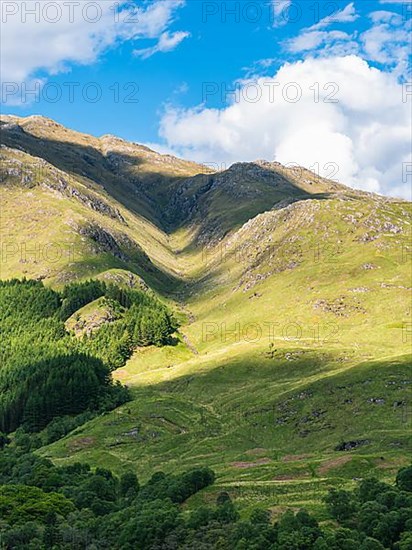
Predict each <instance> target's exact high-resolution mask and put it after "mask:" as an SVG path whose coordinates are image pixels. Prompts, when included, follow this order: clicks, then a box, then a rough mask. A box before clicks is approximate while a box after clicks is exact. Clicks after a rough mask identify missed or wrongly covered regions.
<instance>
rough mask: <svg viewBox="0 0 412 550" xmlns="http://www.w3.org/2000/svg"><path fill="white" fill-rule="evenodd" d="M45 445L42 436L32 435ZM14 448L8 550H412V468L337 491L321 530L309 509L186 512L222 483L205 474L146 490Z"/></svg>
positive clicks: (0, 499)
mask: <svg viewBox="0 0 412 550" xmlns="http://www.w3.org/2000/svg"><path fill="white" fill-rule="evenodd" d="M31 437H35V436H31ZM17 443H18V442H15V443H14V447H13V448H11V446H10V445H6V447H5V448H4V449H3V451H1V452H0V483H1V484H2V488H1V492H0V495H1V496H0V515H1V517H2V522H1V523H0V540H1V541H2V543H3V546H2V547H3V548H5V549H10V550H11V549H28V550H30V549H33V550H34V549H36V550H43V549H60V548H61V549H64V548H68V549H69V548H70V549H72V550H76V549H78V550H80V549H85V548H86V549H92V548H93V549H114V550H115V549H119V550H120V549H121V550H132V549H133V550H139V549H142V550H155V549H156V550H159V549H164V550H166V549H168V550H172V549H176V550H178V549H187V550H190V549H193V550H197V549H202V550H208V549H210V550H212V549H213V550H215V549H221V550H232V549H235V550H312V549H313V550H326V549H328V550H343V549H344V550H351V549H354V550H355V549H356V550H381V549H384V548H388V549H393V550H409V549H410V548H411V542H412V519H411V518H412V492H411V490H410V489H411V480H412V466H411V467H408V468H404V469H402V470H401V471H400V472H399V473H398V476H397V479H396V483H395V485H389V484H385V483H382V482H379V481H378V480H376V479H368V480H364V481H362V482H361V483H360V484H359V486H358V488H357V489H355V490H354V491H349V492H347V491H341V490H338V491H336V490H332V491H330V492H329V494H328V495H327V497H326V499H325V502H326V505H327V507H328V510H329V513H330V515H331V519H333V520H334V521H335V522H336V523H335V524H333V522H331V521H330V522H328V523H327V526H326V527H325V526H320V525H319V524H318V522H317V521H316V519H315V518H314V517H313V516H311V515H310V514H308V513H307V512H306V511H304V510H300V511H298V512H293V511H287V512H286V513H284V514H283V515H282V516H281V517H280V518H278V519H277V521H275V522H273V521H272V520H271V517H270V513H269V512H268V511H267V510H264V509H255V510H253V512H252V513H251V514H249V517H248V518H247V519H240V516H239V513H238V511H237V510H236V507H235V506H234V504H233V503H232V501H231V499H230V496H229V494H228V493H226V492H223V493H220V494H219V495H218V497H217V500H216V502H215V503H214V504H211V505H209V506H201V507H198V508H197V509H195V510H192V511H190V512H185V511H184V508H182V507H181V504H182V503H184V502H185V501H186V500H187V499H188V498H189V497H190V496H192V495H194V494H195V493H197V492H198V491H200V490H201V489H203V488H205V487H208V486H209V485H211V484H212V483H213V482H214V478H215V476H214V473H213V471H212V470H210V469H208V468H199V469H195V470H192V471H189V472H186V473H183V474H178V475H171V474H164V473H162V472H156V473H155V474H154V475H153V476H152V477H151V479H149V481H148V482H147V483H145V484H144V485H141V484H140V483H139V481H138V479H137V477H136V475H135V474H134V473H133V472H131V471H129V472H126V473H124V474H123V475H122V476H121V477H117V476H115V475H114V474H113V473H112V472H111V471H109V470H106V469H102V468H96V469H95V470H92V469H91V468H90V466H89V465H88V464H73V465H71V466H65V467H56V466H54V465H53V464H52V463H51V462H50V461H48V460H46V459H44V458H40V457H38V456H36V455H34V454H32V453H30V452H26V451H25V450H24V449H23V448H21V447H19V446H18V445H17Z"/></svg>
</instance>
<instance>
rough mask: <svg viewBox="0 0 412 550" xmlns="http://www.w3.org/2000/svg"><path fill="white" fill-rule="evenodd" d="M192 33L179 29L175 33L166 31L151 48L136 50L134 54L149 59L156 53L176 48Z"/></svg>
mask: <svg viewBox="0 0 412 550" xmlns="http://www.w3.org/2000/svg"><path fill="white" fill-rule="evenodd" d="M189 36H190V33H188V32H182V31H177V32H174V33H172V34H171V33H169V32H164V33H162V34H161V35H160V37H159V40H158V41H157V44H156V45H155V46H152V47H151V48H143V49H141V50H134V52H133V53H134V55H136V56H138V57H142V58H143V59H147V58H148V57H151V56H152V55H154V54H155V53H159V52H162V53H164V52H170V51H172V50H174V49H175V48H176V47H177V46H178V45H179V44H180V43H181V42H183V40H184V39H185V38H188V37H189Z"/></svg>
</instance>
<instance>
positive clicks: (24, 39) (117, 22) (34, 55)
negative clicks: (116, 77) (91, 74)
mask: <svg viewBox="0 0 412 550" xmlns="http://www.w3.org/2000/svg"><path fill="white" fill-rule="evenodd" d="M114 5H118V6H120V9H119V10H118V11H117V12H116V11H114V9H113V6H114ZM183 5H184V0H155V1H154V2H152V3H151V4H142V6H144V7H141V8H137V7H136V4H132V3H131V2H129V1H126V0H121V1H119V2H118V3H117V4H114V3H113V2H108V1H106V0H97V1H94V2H85V3H84V4H82V3H81V2H73V3H71V2H62V3H58V2H48V1H47V0H36V1H34V0H27V1H25V2H9V1H7V0H5V1H3V2H2V7H1V9H2V22H3V25H2V36H1V50H2V79H3V81H8V82H10V81H13V82H23V81H26V80H30V79H31V78H32V77H33V76H34V75H36V73H37V72H38V71H39V70H40V71H46V72H47V73H48V74H56V73H58V72H62V71H65V70H68V67H70V65H71V64H74V63H78V64H90V63H94V62H96V61H97V60H98V58H99V56H100V55H101V54H102V53H103V52H104V51H106V50H107V48H109V47H111V46H114V45H116V44H117V43H119V42H121V41H125V40H137V39H141V38H158V37H162V36H164V33H166V32H167V29H168V27H169V25H170V23H171V22H172V21H173V17H174V13H175V11H176V9H177V8H179V7H181V6H183ZM29 12H34V13H29ZM172 36H173V35H172ZM163 51H167V49H164V50H163Z"/></svg>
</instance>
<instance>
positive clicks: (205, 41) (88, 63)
mask: <svg viewBox="0 0 412 550" xmlns="http://www.w3.org/2000/svg"><path fill="white" fill-rule="evenodd" d="M23 4H24V5H25V9H26V10H27V9H28V7H30V4H34V2H19V3H16V2H8V1H7V0H5V1H4V2H3V4H2V26H3V30H5V32H3V38H2V51H3V55H2V65H3V66H2V72H3V87H2V96H3V108H2V111H3V113H10V114H17V115H20V116H27V115H31V114H42V115H45V116H48V117H50V118H53V119H55V120H57V121H58V122H60V123H62V124H64V125H66V126H69V127H71V128H74V129H77V130H79V131H83V132H87V133H91V134H94V135H97V136H99V135H102V134H105V133H112V134H116V135H119V136H121V137H123V138H126V139H129V140H133V141H137V142H140V143H148V144H154V146H157V148H158V149H160V150H165V151H166V150H167V151H172V152H176V153H177V154H180V155H183V156H187V157H191V158H194V159H195V160H199V161H202V162H210V163H212V162H228V163H230V162H232V161H235V160H252V159H253V158H256V156H260V154H263V155H264V156H266V157H269V160H273V159H275V158H276V159H280V160H281V161H284V160H285V159H286V160H288V159H289V157H288V155H289V156H290V154H289V153H288V151H289V150H290V147H288V143H289V142H290V140H291V139H292V138H293V137H294V136H293V135H291V136H285V135H282V137H279V136H277V137H276V138H273V139H272V137H271V135H270V127H263V126H261V134H263V135H264V136H265V140H266V141H265V143H266V142H267V144H268V145H267V147H265V148H263V147H259V146H256V147H255V146H253V145H251V146H250V147H248V148H247V149H242V148H238V149H237V150H232V149H231V146H230V145H226V142H225V141H224V140H223V138H222V136H227V137H226V140H230V136H231V135H234V139H233V143H236V142H237V141H238V142H239V143H243V142H244V141H247V140H248V139H250V142H251V143H254V142H256V140H259V138H257V136H256V134H253V133H252V134H251V135H249V134H248V133H247V131H246V130H244V131H243V130H242V131H243V133H242V131H240V129H239V128H240V127H241V124H240V123H238V121H239V120H243V119H244V120H245V124H246V121H247V123H248V124H250V123H252V124H253V120H254V117H256V120H257V127H259V121H260V120H262V119H265V118H266V119H267V117H266V116H265V112H264V104H265V100H264V99H262V101H256V104H254V105H251V102H250V101H246V103H248V105H244V109H243V111H242V110H241V107H242V98H240V99H238V100H236V99H234V96H233V95H232V94H230V93H228V94H225V92H224V90H225V89H228V90H231V89H233V88H234V86H237V89H238V90H239V91H240V93H241V92H242V89H244V86H245V82H258V81H259V82H262V81H261V80H259V79H265V78H269V79H270V78H272V79H274V78H276V76H277V75H279V74H285V73H286V72H287V70H288V71H289V72H292V74H294V75H295V76H294V78H296V79H297V80H293V81H292V80H288V82H296V83H297V84H298V85H299V86H300V87H302V89H303V88H304V86H303V83H305V85H306V84H307V86H308V88H311V87H312V86H313V85H315V83H317V85H318V86H319V85H320V92H321V94H322V93H323V92H322V88H323V87H324V86H325V85H327V84H328V83H330V82H331V80H330V78H331V77H330V74H331V73H330V70H331V67H338V68H339V67H340V69H339V70H340V71H341V72H340V73H339V72H336V71H335V73H334V75H333V76H334V78H333V82H335V83H336V86H337V88H339V90H342V88H343V86H344V85H345V84H347V79H348V78H355V79H357V75H359V87H360V88H359V93H360V94H361V95H364V94H365V93H367V94H369V93H372V95H375V93H376V90H375V89H373V90H371V88H370V86H371V80H370V79H372V80H373V82H374V84H373V85H374V86H377V87H378V88H379V87H381V92H382V94H384V96H385V97H386V96H387V94H388V93H393V94H394V97H395V96H396V94H397V93H398V92H399V94H401V91H402V86H403V89H404V90H405V86H406V85H407V83H408V82H409V81H410V80H411V78H410V72H409V69H410V67H409V63H410V42H409V37H408V31H410V23H411V15H412V5H411V3H410V2H409V1H408V2H406V1H401V0H391V1H390V0H388V1H385V2H383V1H378V0H375V1H367V0H357V1H356V0H355V1H354V2H348V1H342V0H336V1H333V2H331V1H319V2H316V1H313V2H312V1H311V0H301V1H296V0H256V1H253V0H252V1H247V0H242V1H231V0H227V1H206V0H205V1H201V0H186V1H184V0H153V1H152V2H142V1H137V2H136V1H134V2H123V1H118V2H117V4H116V3H115V2H111V0H109V1H105V0H99V2H87V1H86V0H81V1H80V2H74V3H73V6H72V8H71V9H72V11H69V10H68V8H67V7H65V6H63V3H62V2H60V13H59V8H58V7H57V8H55V9H54V8H53V5H52V4H58V3H57V2H45V1H43V0H42V2H40V3H39V4H40V8H39V12H38V13H37V14H36V15H33V14H32V15H30V14H28V13H27V14H24V13H23V11H24V10H23V7H22V5H23ZM115 4H116V5H117V6H118V7H117V9H116V11H117V15H115V12H114V11H113V10H110V8H111V7H113V6H114V5H115ZM46 5H48V7H47V8H45V6H46ZM96 6H97V7H96ZM32 7H33V6H32ZM85 9H86V11H84V10H85ZM24 17H25V18H26V19H24ZM93 19H94V20H93ZM345 57H346V58H348V57H350V58H351V59H352V61H351V63H349V62H347V61H346V62H343V61H342V60H343V59H344V58H345ZM335 60H336V63H334V61H335ZM361 62H362V63H364V65H361ZM327 63H329V65H328V64H327ZM285 64H286V67H289V69H287V70H284V69H282V67H285ZM302 64H303V65H302ZM302 67H306V68H307V71H306V73H307V72H308V71H309V73H310V72H311V71H312V74H313V75H314V80H313V83H312V85H310V84H309V82H308V81H307V79H306V80H305V74H306V73H305V74H303V73H302ZM294 69H299V70H300V73H299V74H298V73H296V71H295V72H293V70H294ZM374 69H376V71H378V75H377V74H375V73H373V70H374ZM279 71H281V73H279ZM282 71H283V72H282ZM322 71H323V72H322ZM325 71H326V73H325ZM304 72H305V71H304ZM324 73H325V78H326V74H327V75H328V76H327V78H326V80H325V82H324V81H323V80H324V79H323V78H321V79H319V75H320V76H321V77H322V75H323V74H324ZM363 73H364V74H363ZM315 75H316V78H315ZM377 76H379V78H377ZM363 77H365V78H364V82H363V81H362V78H363ZM300 78H302V81H301V80H299V79H300ZM375 78H376V82H375V80H374V79H375ZM388 78H389V79H390V80H391V83H390V84H391V86H390V88H391V89H390V91H389V92H388V90H387V89H386V86H388V85H389V84H388V82H387V80H388ZM361 81H362V82H363V84H362V85H363V86H366V88H365V89H364V88H362V86H361ZM284 85H285V84H282V89H284V88H283V87H284ZM24 86H26V87H27V89H29V90H30V89H35V90H37V93H36V94H30V93H25V92H24ZM260 86H261V84H260ZM397 86H398V87H399V88H398V91H396V87H397ZM279 89H280V88H279ZM206 91H207V92H208V93H206ZM292 91H293V90H292ZM332 91H333V88H330V89H327V90H326V92H328V93H329V92H332ZM303 93H304V95H305V93H307V94H309V95H310V96H312V95H313V94H315V93H316V92H315V90H312V91H309V90H306V89H303ZM348 93H349V92H348ZM87 94H89V96H88V97H87ZM96 94H99V97H98V99H97V100H96V101H94V99H95V98H96ZM85 95H86V98H85V97H84V96H85ZM71 96H72V97H71ZM338 96H339V94H338V93H337V95H336V97H338ZM400 97H401V95H399V97H398V99H399V98H400ZM243 99H244V98H243ZM346 99H347V98H346ZM344 100H345V98H344ZM375 100H376V101H378V99H376V98H375ZM351 101H352V100H351V99H350V100H348V101H346V103H345V101H342V102H341V107H340V111H339V112H336V113H334V114H333V116H332V115H331V118H330V120H337V119H338V118H339V117H342V116H346V117H347V120H346V122H345V124H343V123H341V122H340V123H339V124H338V126H339V127H338V128H332V129H331V131H333V134H334V135H335V134H336V133H337V132H338V133H339V135H340V136H343V137H342V139H340V138H339V139H337V140H336V141H335V147H336V148H337V149H338V148H339V147H340V145H339V144H342V147H346V148H348V145H347V143H346V142H345V138H347V139H350V140H351V141H352V145H351V148H352V149H357V148H359V145H360V143H357V142H356V141H355V137H354V134H355V133H356V135H357V136H358V137H359V135H361V133H362V132H363V134H364V133H365V132H366V133H367V131H368V130H369V131H370V127H371V125H372V126H373V120H372V118H371V115H370V113H366V111H367V108H366V111H365V112H364V113H363V116H365V117H366V114H368V116H369V119H368V121H367V124H368V125H369V126H365V128H362V129H359V128H358V129H357V130H356V132H354V131H352V130H353V128H354V126H355V125H354V122H353V121H354V120H355V119H352V118H351V116H350V114H348V113H349V107H348V102H349V103H351ZM362 101H363V100H362V99H361V98H359V103H360V104H361V103H362ZM321 102H322V101H321ZM234 103H235V105H234ZM244 103H245V102H243V104H244ZM252 103H253V101H252ZM283 103H284V101H283ZM304 103H305V102H304V98H303V100H302V101H301V102H300V103H299V104H294V105H292V107H293V109H294V110H293V112H292V110H291V109H289V107H291V106H290V105H287V106H286V107H287V109H286V108H285V107H284V106H280V105H278V106H276V105H271V107H270V113H272V114H273V116H274V117H275V118H274V119H273V124H275V122H276V124H277V123H279V120H281V121H283V122H284V123H285V124H286V125H288V126H291V127H293V125H294V124H295V122H296V121H295V118H296V117H297V116H298V115H299V117H302V120H305V119H306V113H307V112H308V111H309V110H310V109H312V110H313V108H317V106H316V105H315V106H314V105H306V107H307V110H305V111H303V110H302V109H303V107H302V105H303V104H304ZM312 103H313V101H312ZM402 103H403V105H402ZM252 107H253V108H254V109H255V111H254V112H252V111H251V109H252ZM405 107H407V104H406V105H405V102H402V99H399V105H395V104H392V105H389V106H388V111H387V116H391V117H392V121H393V128H395V127H396V128H398V131H396V132H395V134H396V139H395V142H396V144H398V140H401V142H402V146H401V150H402V155H401V156H400V157H399V158H398V159H397V164H398V165H399V169H398V171H399V170H402V165H403V164H404V163H405V162H408V157H407V153H406V143H405V136H406V131H405V127H403V128H401V126H402V120H401V119H403V120H404V123H405V118H404V117H405V113H406V111H405V110H404V108H405ZM268 108H269V107H268ZM282 109H283V111H282ZM350 109H351V113H352V114H353V111H354V109H353V106H352V104H351V107H350ZM275 110H276V113H275ZM356 110H358V111H359V109H355V111H356ZM249 111H250V112H249ZM395 111H396V116H397V117H399V122H398V121H396V120H393V116H394V113H395ZM246 112H247V116H246V114H245V113H246ZM390 112H391V114H389V113H390ZM268 113H269V111H268ZM320 115H321V116H324V120H329V119H328V116H329V115H330V109H329V105H326V106H325V105H323V111H322V113H320ZM270 116H272V115H270ZM231 117H232V118H233V119H235V120H236V122H234V123H233V125H232V126H230V124H229V122H228V120H229V121H230V119H231ZM290 117H292V119H290ZM293 117H295V118H293ZM357 117H359V112H358V114H357ZM251 121H252V122H251ZM365 124H366V123H365ZM379 124H381V125H383V124H385V121H384V120H381V121H379ZM328 125H329V127H330V124H329V123H328ZM345 125H346V127H350V128H349V130H348V131H346V130H345V128H344V127H345ZM351 131H352V133H351ZM209 132H210V136H211V138H210V140H213V136H217V137H216V139H214V142H213V143H211V142H210V140H209V142H206V141H205V137H204V136H205V134H207V133H209ZM345 132H346V133H345ZM275 133H276V130H275V129H274V134H275ZM352 134H353V135H352ZM363 134H362V135H363ZM190 136H191V137H190ZM305 136H308V132H307V131H304V132H303V137H302V135H300V134H299V135H295V138H296V140H295V142H296V144H297V148H298V149H299V148H305V139H309V141H311V139H310V136H309V137H306V138H305ZM315 138H316V137H315ZM324 139H326V138H325V135H323V136H320V137H319V140H320V141H319V144H320V145H322V143H323V141H322V140H324ZM364 139H366V138H364ZM348 150H349V149H348ZM345 151H346V150H345ZM344 153H345V154H343V153H342V154H341V153H340V152H339V151H338V152H337V153H336V155H335V153H334V151H333V150H331V151H330V152H328V155H329V156H328V157H324V158H322V159H317V158H315V157H313V155H312V157H310V154H309V156H308V158H306V157H305V155H303V154H300V153H299V154H297V155H296V157H297V158H296V161H297V162H300V163H302V164H309V165H311V164H314V163H316V162H318V161H319V162H320V163H321V164H322V163H324V161H325V159H326V158H330V160H333V159H332V157H334V155H335V156H336V159H337V161H338V162H339V163H344V162H347V163H349V164H350V163H351V162H352V161H353V163H354V164H355V163H357V164H358V165H359V162H358V161H357V159H356V158H354V159H351V158H349V157H348V155H349V153H348V154H346V152H344ZM249 157H250V158H249ZM372 160H373V159H372ZM372 160H371V164H370V165H368V166H366V167H363V166H357V167H355V168H353V169H352V171H351V170H350V169H348V170H346V172H344V171H342V170H341V172H342V175H343V174H345V175H346V177H347V180H349V183H350V184H352V183H353V185H356V186H362V185H363V184H362V181H366V180H367V181H369V183H365V184H364V185H363V187H364V188H368V189H370V190H376V191H379V192H387V187H388V186H389V184H391V186H392V188H393V186H394V185H395V187H396V185H397V186H398V187H399V190H398V189H396V193H398V194H401V195H403V194H404V188H405V189H406V187H404V186H403V183H405V182H402V181H401V180H402V175H401V172H399V173H398V176H395V175H394V168H393V167H391V166H379V162H378V160H379V159H376V160H375V161H374V163H373V162H372ZM312 161H313V162H312ZM365 170H366V172H365ZM321 171H322V168H321ZM396 177H397V178H398V180H400V181H399V182H398V184H399V185H398V184H397V183H396V182H395V183H393V181H394V180H396ZM379 178H380V179H379ZM378 179H379V181H378ZM351 180H353V181H351ZM382 182H383V183H382ZM406 183H407V182H406ZM368 186H369V187H368ZM379 186H380V187H379Z"/></svg>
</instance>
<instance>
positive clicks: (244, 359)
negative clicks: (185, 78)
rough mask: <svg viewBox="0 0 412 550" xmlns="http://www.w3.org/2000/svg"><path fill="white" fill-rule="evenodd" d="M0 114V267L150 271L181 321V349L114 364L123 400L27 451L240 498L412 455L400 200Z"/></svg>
mask: <svg viewBox="0 0 412 550" xmlns="http://www.w3.org/2000/svg"><path fill="white" fill-rule="evenodd" d="M3 122H4V124H3V133H2V135H3V136H4V139H3V143H4V144H5V146H4V147H3V148H2V155H3V163H2V179H1V192H2V197H3V198H2V228H1V230H2V236H3V250H5V252H6V253H5V254H3V258H2V260H3V261H2V265H1V267H2V273H1V276H2V278H7V277H11V276H23V275H26V276H28V277H41V278H44V279H46V281H48V282H49V283H50V284H53V285H59V284H62V283H63V282H65V281H67V280H71V279H77V278H87V277H90V276H93V277H99V278H100V277H102V278H104V279H106V278H109V279H110V278H111V277H115V278H120V279H122V280H123V281H124V282H125V284H139V285H140V284H142V285H144V284H145V283H147V284H148V285H149V286H151V287H152V288H153V289H155V290H156V291H157V292H159V293H160V294H161V295H162V296H163V298H164V299H166V300H173V301H174V302H175V309H176V311H177V314H178V316H179V318H180V320H181V322H182V326H181V327H180V329H179V334H178V335H177V341H178V342H177V343H176V345H171V346H165V347H164V348H161V349H158V348H146V349H138V350H136V352H135V354H134V356H133V357H132V359H131V360H130V361H129V362H128V363H127V365H126V367H124V368H123V369H120V370H118V371H117V372H116V373H115V376H116V377H117V378H118V379H119V380H122V381H124V382H126V383H127V384H128V386H129V387H130V388H131V389H132V391H133V395H134V398H135V399H134V401H133V402H132V403H130V404H128V405H126V406H124V407H122V408H120V409H118V411H117V412H116V413H115V414H113V415H112V416H104V417H99V418H96V419H94V420H93V421H91V422H90V423H88V424H86V425H84V426H82V427H81V428H79V429H78V430H75V431H74V432H73V433H72V434H70V435H69V436H67V437H66V438H64V439H62V440H61V441H59V442H57V443H54V444H53V445H51V446H49V447H48V448H44V449H42V450H41V451H40V452H41V453H43V454H45V455H46V456H49V457H51V458H53V460H56V461H63V462H74V461H79V460H88V461H90V462H91V463H94V464H101V465H110V467H112V468H113V469H115V470H118V471H121V470H122V469H124V468H125V467H126V466H130V465H133V467H134V468H135V469H136V470H137V472H138V473H139V475H141V476H143V477H145V476H148V475H149V474H150V473H152V472H153V470H154V469H156V468H162V469H164V470H165V471H172V470H175V469H185V468H187V467H190V466H192V465H194V464H207V465H210V466H212V467H214V468H215V469H216V471H217V473H218V476H219V477H218V482H217V485H216V487H215V488H214V489H213V491H219V490H221V489H222V488H225V489H227V490H229V491H230V492H231V493H232V494H233V496H234V497H235V498H237V499H239V501H240V502H241V504H242V505H243V506H245V507H248V506H253V502H254V500H255V499H264V500H265V502H267V503H268V505H270V506H278V505H283V504H284V503H285V502H286V501H288V502H290V501H291V499H292V500H296V501H297V502H299V503H303V504H305V503H307V502H309V503H310V502H311V500H312V496H313V494H315V493H316V494H317V493H318V492H322V491H324V490H325V488H326V487H327V486H328V485H331V484H332V485H333V484H335V485H340V484H342V483H347V482H348V481H350V480H351V479H352V477H354V476H359V475H364V474H366V473H370V472H372V471H373V472H374V474H375V475H377V476H379V477H385V476H389V475H391V473H393V471H394V470H396V468H397V467H398V466H399V465H401V464H404V463H406V462H407V460H408V455H409V452H410V450H411V447H410V441H409V436H410V421H411V416H410V410H411V409H410V404H409V403H410V391H408V390H409V388H410V366H411V363H412V362H411V345H412V340H411V338H412V333H411V329H410V327H411V315H412V308H411V305H412V302H411V286H412V283H411V275H412V271H411V269H412V264H411V250H412V248H411V247H412V243H411V237H412V233H411V228H412V226H411V213H412V208H411V204H410V203H408V202H406V201H401V200H395V199H390V198H385V197H380V196H377V195H373V194H368V193H363V192H359V191H355V190H353V189H350V188H347V187H345V186H343V185H340V184H337V183H335V182H332V181H328V180H324V179H321V178H319V177H317V176H316V175H315V174H313V173H311V172H309V171H306V170H303V169H297V168H293V169H291V168H286V167H283V166H281V165H279V164H277V163H267V162H264V161H257V162H255V163H241V164H236V165H234V166H232V167H231V168H229V169H228V170H225V171H223V172H217V173H213V174H212V173H208V171H207V170H206V169H205V168H204V167H202V166H199V165H195V164H192V163H187V162H185V161H180V160H178V159H174V158H173V157H169V156H162V155H158V154H156V153H154V152H152V151H150V150H147V149H146V148H143V147H141V146H138V145H135V144H127V143H126V142H123V141H121V140H118V139H117V138H112V137H103V138H100V139H97V138H91V137H87V136H84V135H82V134H76V133H75V132H72V131H68V130H65V129H64V128H62V127H61V126H59V125H55V123H53V122H52V121H47V120H46V121H45V120H44V119H39V118H33V117H30V118H29V119H17V118H15V117H6V118H5V119H4V121H3ZM4 245H5V246H4ZM50 245H52V246H50ZM55 245H57V248H58V249H59V250H60V249H61V251H62V254H60V255H59V257H58V259H57V260H55V261H54V262H52V261H50V259H49V257H48V254H47V255H46V257H45V252H44V251H45V250H48V253H51V252H53V248H52V247H53V246H54V250H55V249H56V246H55ZM29 246H30V247H36V246H39V247H40V248H39V250H41V251H42V253H41V255H40V253H39V254H37V256H36V255H35V256H36V257H34V258H33V254H32V255H31V256H30V254H29V251H27V250H26V247H29ZM59 247H60V248H59ZM67 251H69V252H72V255H71V256H70V254H68V252H67ZM63 252H64V253H63ZM138 277H140V278H141V279H140V278H138ZM142 280H143V281H142ZM93 307H94V306H93ZM86 309H87V308H86ZM93 311H94V310H93ZM86 313H87V311H86ZM78 314H79V317H81V316H82V315H83V314H84V311H83V312H78ZM253 491H254V492H255V493H254V494H253ZM282 495H283V496H282ZM311 495H312V496H311Z"/></svg>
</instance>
